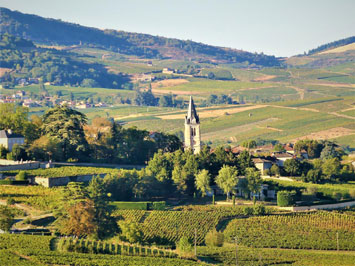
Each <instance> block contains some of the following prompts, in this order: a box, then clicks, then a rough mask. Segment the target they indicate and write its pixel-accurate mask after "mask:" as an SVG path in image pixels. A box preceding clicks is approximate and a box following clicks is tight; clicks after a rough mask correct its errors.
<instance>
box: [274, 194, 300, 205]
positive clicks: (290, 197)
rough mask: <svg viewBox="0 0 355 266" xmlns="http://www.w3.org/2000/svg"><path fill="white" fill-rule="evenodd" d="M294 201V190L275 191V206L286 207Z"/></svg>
mask: <svg viewBox="0 0 355 266" xmlns="http://www.w3.org/2000/svg"><path fill="white" fill-rule="evenodd" d="M295 202H296V191H286V190H284V191H279V192H277V206H280V207H287V206H293V205H294V204H295Z"/></svg>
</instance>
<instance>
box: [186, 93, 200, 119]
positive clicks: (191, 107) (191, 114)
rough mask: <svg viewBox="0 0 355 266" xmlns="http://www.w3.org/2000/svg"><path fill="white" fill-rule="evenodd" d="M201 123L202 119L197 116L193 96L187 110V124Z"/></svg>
mask: <svg viewBox="0 0 355 266" xmlns="http://www.w3.org/2000/svg"><path fill="white" fill-rule="evenodd" d="M191 122H192V123H199V122H200V118H199V117H198V115H197V112H196V107H195V104H194V100H193V99H192V96H190V102H189V109H188V110H187V116H186V123H191Z"/></svg>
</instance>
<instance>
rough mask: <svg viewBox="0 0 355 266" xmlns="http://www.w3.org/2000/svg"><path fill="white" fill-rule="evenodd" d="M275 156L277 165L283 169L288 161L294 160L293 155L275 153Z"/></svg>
mask: <svg viewBox="0 0 355 266" xmlns="http://www.w3.org/2000/svg"><path fill="white" fill-rule="evenodd" d="M273 156H274V157H275V158H276V164H277V165H278V166H281V167H283V166H284V162H285V161H286V160H289V159H292V158H293V155H292V154H289V153H287V152H282V153H274V154H273Z"/></svg>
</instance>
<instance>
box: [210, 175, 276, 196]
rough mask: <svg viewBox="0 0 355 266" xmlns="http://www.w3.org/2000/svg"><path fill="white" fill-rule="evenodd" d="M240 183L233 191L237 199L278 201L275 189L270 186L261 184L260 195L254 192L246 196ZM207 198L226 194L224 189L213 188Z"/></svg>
mask: <svg viewBox="0 0 355 266" xmlns="http://www.w3.org/2000/svg"><path fill="white" fill-rule="evenodd" d="M244 178H245V177H241V178H240V179H239V182H240V180H242V179H244ZM239 182H238V185H237V186H236V187H234V189H233V194H234V195H235V196H236V197H243V198H246V197H247V198H253V197H254V196H255V197H256V199H258V200H266V199H276V191H275V189H274V188H272V187H270V186H269V185H268V184H261V185H260V190H259V192H258V193H256V194H254V193H252V192H250V193H249V195H245V193H244V191H243V190H242V188H241V187H240V185H239ZM206 194H207V196H210V197H211V196H212V195H216V196H217V195H224V192H223V190H222V189H220V188H219V187H218V186H211V191H208V192H207V193H206Z"/></svg>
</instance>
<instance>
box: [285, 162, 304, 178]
mask: <svg viewBox="0 0 355 266" xmlns="http://www.w3.org/2000/svg"><path fill="white" fill-rule="evenodd" d="M284 169H285V171H286V172H287V173H288V174H289V175H290V176H295V175H300V174H301V170H302V169H301V163H300V162H299V161H298V160H297V159H287V160H286V161H285V162H284Z"/></svg>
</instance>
